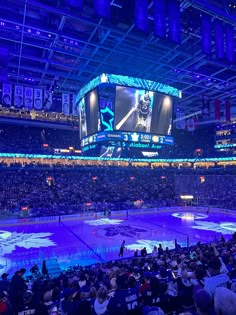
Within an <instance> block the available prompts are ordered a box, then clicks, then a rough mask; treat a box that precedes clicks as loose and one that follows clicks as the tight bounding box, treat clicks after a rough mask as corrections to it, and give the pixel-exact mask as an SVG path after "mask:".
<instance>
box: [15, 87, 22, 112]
mask: <svg viewBox="0 0 236 315" xmlns="http://www.w3.org/2000/svg"><path fill="white" fill-rule="evenodd" d="M23 99H24V88H23V86H21V85H15V93H14V106H15V107H16V108H22V107H23Z"/></svg>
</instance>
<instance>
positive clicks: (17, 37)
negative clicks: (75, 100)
mask: <svg viewBox="0 0 236 315" xmlns="http://www.w3.org/2000/svg"><path fill="white" fill-rule="evenodd" d="M133 2H134V0H111V9H112V10H113V18H112V20H105V19H102V18H99V17H97V16H96V14H95V12H94V8H93V0H84V5H83V9H82V10H81V9H77V8H76V6H72V5H71V4H73V3H76V0H73V1H72V0H55V1H54V0H41V1H40V0H38V1H36V0H4V1H1V2H0V42H1V48H0V49H1V51H2V52H3V55H4V52H5V56H6V59H7V63H8V69H7V75H6V76H5V77H4V75H2V77H1V81H10V82H12V83H14V84H16V83H18V84H24V85H32V86H40V87H42V88H45V87H50V86H53V87H54V88H55V90H57V91H60V92H62V91H66V92H71V93H76V92H77V91H78V90H79V89H80V88H81V87H82V86H83V85H84V84H86V83H88V82H89V81H90V80H91V79H92V78H94V77H95V76H97V75H99V74H101V73H103V72H105V73H115V74H122V75H130V76H135V77H143V78H146V79H150V80H155V81H158V82H162V83H165V84H169V85H172V86H174V87H177V88H179V89H181V90H182V91H183V99H182V100H181V101H180V103H179V104H178V105H177V106H178V107H180V108H181V107H182V108H184V109H185V110H186V112H188V113H190V112H194V111H197V110H198V109H199V108H200V107H201V105H202V96H203V95H206V96H208V97H209V98H210V99H215V98H219V99H222V100H225V99H227V98H231V99H232V105H235V106H236V104H235V103H236V65H235V64H229V63H228V62H227V61H226V60H217V59H216V58H215V55H214V45H212V47H213V51H212V55H211V58H209V57H207V56H205V55H204V54H203V53H202V49H201V29H200V26H201V21H200V19H201V14H202V13H204V12H205V13H208V14H210V15H211V16H212V21H213V20H214V18H219V19H221V20H222V21H223V22H225V23H228V24H232V25H233V26H234V25H236V23H235V22H236V15H235V12H234V8H233V4H234V2H235V1H227V0H221V1H219V0H208V1H207V0H182V1H181V2H180V5H181V28H182V33H181V37H182V39H181V44H175V43H173V42H171V41H170V40H169V39H168V37H167V38H166V39H160V38H157V37H155V36H154V35H153V33H152V32H149V33H148V34H146V33H142V32H140V31H137V29H136V28H135V26H134V19H133V15H132V10H133V8H132V6H133ZM149 2H150V6H149V12H150V16H149V20H150V24H151V23H153V17H152V5H153V1H151V0H150V1H149ZM235 4H236V2H235ZM213 44H214V43H213ZM4 62H6V60H5V61H1V63H2V64H3V63H4Z"/></svg>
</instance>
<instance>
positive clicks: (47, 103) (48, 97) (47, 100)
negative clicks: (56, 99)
mask: <svg viewBox="0 0 236 315" xmlns="http://www.w3.org/2000/svg"><path fill="white" fill-rule="evenodd" d="M43 108H44V109H45V110H46V111H51V110H52V93H51V92H49V91H47V90H44V99H43Z"/></svg>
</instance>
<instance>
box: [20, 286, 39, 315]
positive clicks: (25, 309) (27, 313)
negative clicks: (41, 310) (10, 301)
mask: <svg viewBox="0 0 236 315" xmlns="http://www.w3.org/2000/svg"><path fill="white" fill-rule="evenodd" d="M35 309H36V305H35V303H34V302H33V293H32V291H29V290H27V291H26V292H25V294H24V303H23V304H22V306H21V307H20V308H19V309H18V312H17V315H31V314H35Z"/></svg>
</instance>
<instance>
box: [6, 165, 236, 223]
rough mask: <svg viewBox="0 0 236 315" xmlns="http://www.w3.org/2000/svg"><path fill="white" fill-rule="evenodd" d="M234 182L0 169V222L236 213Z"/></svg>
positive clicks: (94, 170)
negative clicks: (179, 208) (207, 210)
mask: <svg viewBox="0 0 236 315" xmlns="http://www.w3.org/2000/svg"><path fill="white" fill-rule="evenodd" d="M235 187H236V177H235V175H234V174H233V173H232V174H230V172H228V173H227V172H223V173H222V172H221V171H219V172H218V173H217V172H212V170H211V171H207V170H206V171H203V170H199V171H198V173H196V171H195V170H183V171H181V170H177V171H175V170H174V169H172V171H170V170H169V171H167V170H159V169H151V168H135V167H122V168H121V167H108V166H106V167H102V166H100V167H95V166H90V167H86V166H80V167H58V168H57V167H40V166H37V167H21V165H15V166H14V167H12V168H11V167H10V168H0V190H1V194H0V208H1V216H2V217H3V216H4V217H6V216H8V217H10V216H12V215H13V216H15V217H19V216H20V217H23V216H32V217H33V216H51V215H64V214H72V213H78V212H101V211H108V210H110V211H113V210H126V209H134V208H151V207H155V208H159V207H166V206H174V205H181V204H183V202H182V201H181V198H180V196H181V195H192V196H193V201H192V204H193V205H196V206H205V207H221V208H227V209H235V207H236V189H235Z"/></svg>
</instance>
